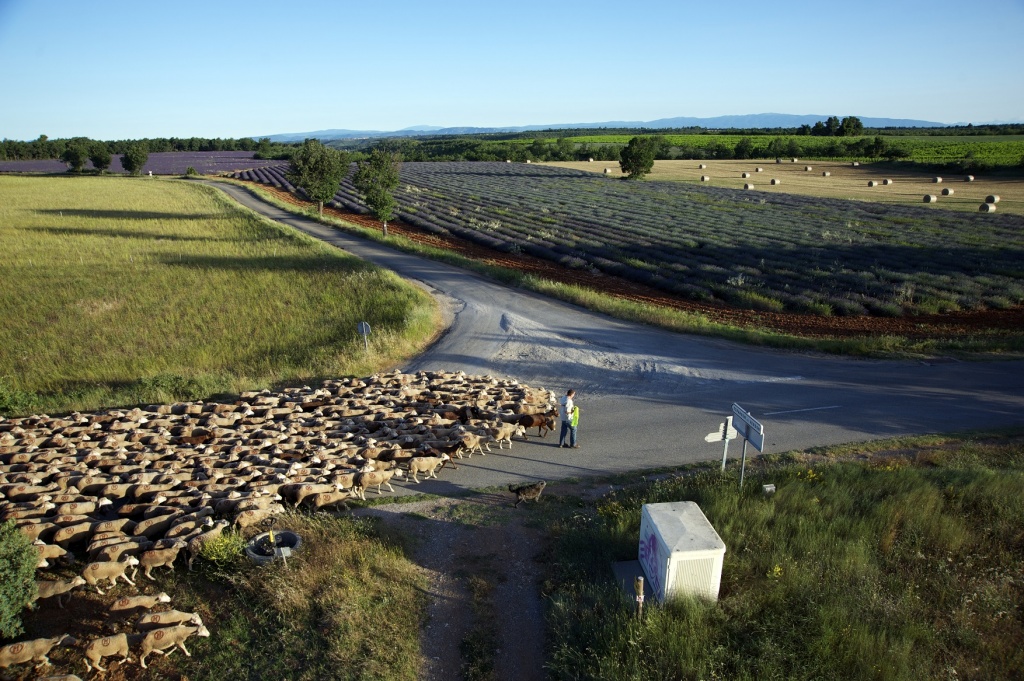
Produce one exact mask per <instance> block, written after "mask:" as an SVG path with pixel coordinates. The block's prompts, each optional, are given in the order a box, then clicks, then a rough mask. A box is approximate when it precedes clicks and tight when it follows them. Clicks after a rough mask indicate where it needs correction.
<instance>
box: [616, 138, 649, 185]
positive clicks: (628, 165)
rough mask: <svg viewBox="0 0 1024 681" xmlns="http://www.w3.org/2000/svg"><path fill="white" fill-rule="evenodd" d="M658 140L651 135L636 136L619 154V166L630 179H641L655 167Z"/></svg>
mask: <svg viewBox="0 0 1024 681" xmlns="http://www.w3.org/2000/svg"><path fill="white" fill-rule="evenodd" d="M657 153H658V142H657V140H655V139H654V138H651V137H634V138H633V139H631V140H629V144H627V145H626V148H625V149H623V150H622V152H621V153H620V154H619V167H620V168H622V172H623V173H625V174H626V176H627V177H628V178H629V179H630V180H639V179H640V178H642V177H643V176H644V175H646V174H647V173H649V172H651V168H653V167H654V156H655V155H656V154H657Z"/></svg>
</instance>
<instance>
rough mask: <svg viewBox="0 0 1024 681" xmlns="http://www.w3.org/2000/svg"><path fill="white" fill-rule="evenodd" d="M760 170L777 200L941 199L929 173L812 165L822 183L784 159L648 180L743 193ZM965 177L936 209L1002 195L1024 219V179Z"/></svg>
mask: <svg viewBox="0 0 1024 681" xmlns="http://www.w3.org/2000/svg"><path fill="white" fill-rule="evenodd" d="M766 163H768V165H767V166H766V165H765V164H766ZM544 165H549V166H554V167H556V168H571V169H573V170H584V171H587V172H598V173H601V174H604V173H603V171H604V168H605V167H609V168H611V169H612V171H611V173H608V175H609V176H610V177H622V172H621V170H620V169H619V166H618V164H617V163H607V162H606V163H603V164H601V168H600V169H595V168H594V165H595V164H593V163H587V162H586V161H572V162H550V163H544ZM758 165H761V166H762V167H767V170H766V171H765V172H766V173H769V174H770V176H771V177H776V178H779V180H781V183H780V185H779V186H776V187H769V186H767V185H762V184H758V186H757V189H758V190H762V189H763V190H764V191H766V192H771V193H777V194H799V195H803V196H820V197H823V198H832V199H852V200H855V201H871V202H872V203H883V204H892V205H907V206H909V205H918V204H920V203H921V197H922V196H924V195H925V194H931V193H937V192H936V191H935V183H934V182H933V178H934V177H935V174H934V173H930V172H928V171H926V170H920V171H912V170H907V169H900V168H898V167H895V166H891V165H887V164H870V163H861V164H860V165H858V166H854V165H852V164H851V162H849V161H814V164H813V167H814V170H815V171H819V170H820V171H821V172H828V173H829V174H830V176H829V177H822V175H821V173H819V172H812V173H808V172H806V171H805V170H804V167H805V164H803V163H792V162H791V161H790V159H783V162H782V163H774V162H766V161H764V160H743V161H736V160H728V161H715V160H711V161H707V160H703V161H690V160H686V161H655V162H654V170H653V171H651V174H650V175H648V176H647V178H648V180H668V181H672V182H693V183H695V184H700V183H701V179H700V178H701V176H702V175H707V176H709V177H710V178H711V179H710V181H708V182H706V183H705V184H710V185H711V186H713V187H728V188H731V189H742V188H743V179H742V178H741V177H740V174H741V173H744V172H754V169H755V168H756V167H757V166H758ZM967 177H968V175H966V174H964V175H948V174H947V175H945V176H944V178H943V182H944V184H945V185H949V186H951V187H953V188H954V190H955V195H954V196H949V197H940V198H939V201H938V202H937V203H936V204H935V207H936V208H942V209H944V210H958V211H965V212H977V211H978V206H979V205H981V204H982V203H984V202H985V197H986V196H987V195H990V194H998V195H1000V196H1001V197H1004V199H1005V200H1007V201H1009V204H1008V205H1007V206H1005V207H1004V206H1003V204H1002V203H1000V204H999V210H1000V211H1001V212H1004V213H1013V214H1016V215H1024V176H1021V175H1019V174H1011V173H1006V172H1000V173H989V174H976V175H975V176H974V177H975V179H974V181H973V182H968V181H966V178H967ZM886 178H890V179H892V180H893V182H892V184H891V185H887V186H885V185H883V183H882V181H883V179H886ZM870 181H876V182H877V183H878V186H876V187H869V186H868V182H870Z"/></svg>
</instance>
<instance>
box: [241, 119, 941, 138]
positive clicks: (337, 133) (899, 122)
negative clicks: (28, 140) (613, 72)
mask: <svg viewBox="0 0 1024 681" xmlns="http://www.w3.org/2000/svg"><path fill="white" fill-rule="evenodd" d="M830 115H833V114H780V113H762V114H745V115H742V116H715V117H713V118H693V117H688V116H680V117H677V118H659V119H658V120H654V121H604V122H601V123H554V124H549V125H522V126H506V127H500V128H475V127H456V128H443V127H438V126H434V125H414V126H412V127H408V128H403V129H401V130H394V131H390V132H385V131H381V130H315V131H313V132H297V133H285V134H278V135H261V137H269V138H270V139H271V140H272V141H274V142H301V141H302V140H304V139H306V138H307V137H313V138H316V139H320V140H337V139H361V138H369V137H415V136H417V135H423V134H430V135H480V134H484V133H496V132H529V131H532V130H573V129H580V128H586V129H595V128H650V129H652V130H657V129H662V128H708V129H711V130H728V129H734V128H739V129H746V128H798V127H800V126H801V125H814V124H815V123H816V122H818V121H824V120H825V119H827V118H828V117H829V116H830ZM839 117H840V118H842V116H839ZM858 118H860V120H861V123H863V124H864V127H866V128H943V127H946V126H947V125H948V124H947V123H936V122H934V121H919V120H914V119H909V118H868V117H864V116H858ZM253 139H259V137H254V138H253Z"/></svg>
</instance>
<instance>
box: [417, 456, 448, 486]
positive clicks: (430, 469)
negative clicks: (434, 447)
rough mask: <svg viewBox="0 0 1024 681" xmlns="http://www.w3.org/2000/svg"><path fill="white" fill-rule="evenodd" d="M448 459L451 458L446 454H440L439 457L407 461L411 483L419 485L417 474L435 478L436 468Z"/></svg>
mask: <svg viewBox="0 0 1024 681" xmlns="http://www.w3.org/2000/svg"><path fill="white" fill-rule="evenodd" d="M450 459H451V457H450V456H448V455H447V454H442V455H441V456H417V457H414V458H412V459H409V474H410V475H411V476H412V481H413V482H415V483H416V484H419V482H420V480H419V478H418V477H416V474H417V473H426V474H427V477H428V478H436V477H437V474H436V471H437V467H438V466H440V465H442V464H444V462H445V461H449V460H450Z"/></svg>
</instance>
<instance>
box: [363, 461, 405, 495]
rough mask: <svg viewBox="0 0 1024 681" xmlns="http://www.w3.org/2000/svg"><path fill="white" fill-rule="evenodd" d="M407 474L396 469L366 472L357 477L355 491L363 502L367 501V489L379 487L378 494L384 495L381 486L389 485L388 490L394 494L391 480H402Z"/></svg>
mask: <svg viewBox="0 0 1024 681" xmlns="http://www.w3.org/2000/svg"><path fill="white" fill-rule="evenodd" d="M404 475H405V474H404V473H403V472H402V470H401V469H399V468H395V469H392V470H390V471H366V472H364V473H360V474H359V475H357V476H356V479H355V483H354V484H353V486H352V489H353V491H354V492H355V493H356V496H358V497H359V498H360V499H362V500H363V501H366V488H367V487H373V486H374V485H376V486H377V494H382V492H381V490H380V487H381V485H387V486H388V489H389V490H390V491H392V492H394V491H395V488H394V487H392V486H391V478H392V477H396V478H401V477H403V476H404Z"/></svg>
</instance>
